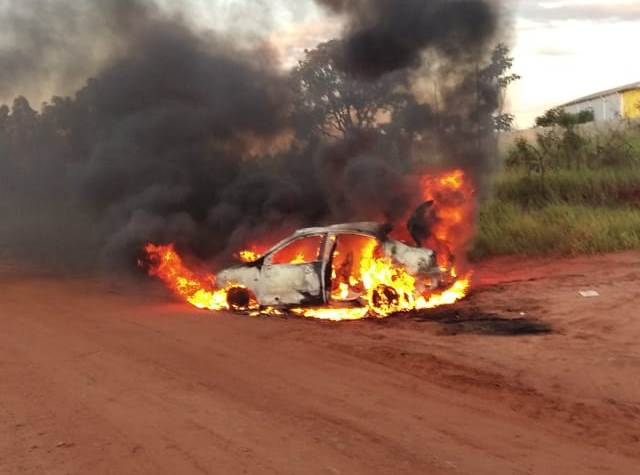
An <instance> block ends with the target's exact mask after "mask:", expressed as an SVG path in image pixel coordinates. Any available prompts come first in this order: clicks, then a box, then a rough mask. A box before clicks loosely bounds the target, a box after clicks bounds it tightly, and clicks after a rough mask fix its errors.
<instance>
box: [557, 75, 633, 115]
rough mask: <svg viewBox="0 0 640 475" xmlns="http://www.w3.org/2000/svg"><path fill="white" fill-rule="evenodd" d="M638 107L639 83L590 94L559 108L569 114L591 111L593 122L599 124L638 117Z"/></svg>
mask: <svg viewBox="0 0 640 475" xmlns="http://www.w3.org/2000/svg"><path fill="white" fill-rule="evenodd" d="M639 106H640V81H639V82H634V83H631V84H627V85H626V86H620V87H616V88H614V89H609V90H607V91H602V92H597V93H595V94H590V95H588V96H585V97H581V98H580V99H576V100H574V101H571V102H567V103H566V104H563V105H561V106H560V107H561V108H562V109H564V110H565V112H569V113H571V114H577V113H578V112H581V111H584V110H592V111H593V116H594V120H595V121H596V122H600V121H603V120H612V119H620V118H626V119H632V118H636V117H640V108H639Z"/></svg>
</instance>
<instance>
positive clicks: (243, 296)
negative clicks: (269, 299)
mask: <svg viewBox="0 0 640 475" xmlns="http://www.w3.org/2000/svg"><path fill="white" fill-rule="evenodd" d="M227 305H228V306H229V309H230V310H232V311H234V312H244V311H247V310H249V309H251V308H252V307H255V306H256V305H257V303H256V299H255V297H254V296H253V293H252V292H251V291H250V290H249V289H247V288H246V287H231V288H230V289H229V290H228V291H227Z"/></svg>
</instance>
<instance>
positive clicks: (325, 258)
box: [216, 222, 446, 308]
mask: <svg viewBox="0 0 640 475" xmlns="http://www.w3.org/2000/svg"><path fill="white" fill-rule="evenodd" d="M390 231H391V227H390V226H388V225H383V224H378V223H368V222H364V223H348V224H337V225H333V226H327V227H317V228H306V229H300V230H298V231H296V232H295V233H294V234H292V235H291V236H289V237H288V238H286V239H284V240H282V241H280V242H279V243H278V244H276V245H275V246H273V247H272V248H271V249H270V250H269V251H267V252H266V253H265V254H264V255H263V256H262V257H260V258H259V259H257V260H255V261H254V262H249V263H244V264H240V265H236V266H234V267H231V268H228V269H225V270H223V271H221V272H219V273H218V275H217V278H216V281H217V285H218V286H220V287H232V286H238V287H240V288H243V289H248V291H249V292H251V293H252V294H253V295H252V296H251V298H252V299H254V300H255V302H256V303H257V304H258V305H260V306H274V307H291V306H296V307H299V306H321V305H327V304H330V303H333V304H335V303H336V301H337V300H339V301H342V302H345V303H346V302H357V301H358V299H359V298H360V297H361V296H362V294H363V288H362V286H361V285H360V286H359V285H357V284H355V285H354V286H353V288H349V289H344V292H342V293H341V294H340V296H339V297H338V296H337V294H336V288H335V285H333V283H334V281H335V280H336V278H337V274H341V273H343V272H344V273H347V274H349V273H353V272H356V271H354V270H353V269H354V267H355V265H356V264H354V263H357V262H358V260H357V258H358V256H356V258H354V256H353V252H354V251H353V249H356V251H355V252H357V249H360V248H362V246H366V245H371V246H375V248H376V249H377V250H378V252H380V253H382V255H384V256H386V257H389V258H391V259H392V261H393V262H394V263H396V264H398V265H400V266H402V267H403V268H404V269H405V270H406V271H407V272H409V273H410V274H411V275H413V276H416V277H419V278H420V279H419V281H420V285H421V286H423V288H422V289H421V290H424V291H428V290H433V289H436V288H439V287H441V286H442V285H443V283H444V282H443V280H444V279H445V278H446V277H445V276H446V272H445V271H443V270H442V269H440V267H439V266H438V264H437V259H436V255H435V252H434V251H432V250H430V249H425V248H419V247H413V246H409V245H407V244H404V243H402V242H400V241H397V240H395V239H392V238H390V237H389V232H390ZM247 298H248V297H247V296H246V295H243V294H242V293H240V294H238V293H237V292H230V293H229V299H231V301H230V302H229V305H230V307H231V308H241V307H243V306H244V303H245V301H246V299H247Z"/></svg>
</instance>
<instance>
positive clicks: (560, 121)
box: [536, 107, 594, 128]
mask: <svg viewBox="0 0 640 475" xmlns="http://www.w3.org/2000/svg"><path fill="white" fill-rule="evenodd" d="M593 120H594V115H593V111H592V110H591V109H585V110H582V111H580V112H578V113H577V114H572V113H570V112H567V111H565V110H564V109H563V108H562V107H555V108H553V109H549V110H547V111H545V113H544V114H542V115H541V116H538V117H536V127H553V126H554V125H559V126H561V127H564V128H569V127H573V126H574V125H578V124H585V123H587V122H593Z"/></svg>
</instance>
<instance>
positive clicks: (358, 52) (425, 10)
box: [319, 0, 498, 78]
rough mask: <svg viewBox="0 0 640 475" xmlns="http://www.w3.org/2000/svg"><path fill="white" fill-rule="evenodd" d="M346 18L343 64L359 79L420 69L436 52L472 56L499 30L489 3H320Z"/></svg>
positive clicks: (472, 0)
mask: <svg viewBox="0 0 640 475" xmlns="http://www.w3.org/2000/svg"><path fill="white" fill-rule="evenodd" d="M319 3H321V4H323V5H325V6H326V7H328V8H329V9H330V10H332V11H334V12H337V13H344V14H346V15H347V18H348V22H347V27H346V32H345V33H346V36H345V39H344V48H343V57H342V64H343V67H344V68H345V69H347V70H348V71H349V72H351V73H352V74H355V75H359V76H362V77H366V78H377V77H379V76H381V75H382V74H385V73H389V72H391V71H395V70H398V69H403V68H418V67H419V66H420V65H421V62H422V61H421V60H422V58H421V55H422V53H423V52H424V51H425V49H427V48H435V49H437V50H438V51H440V52H442V53H444V54H445V55H446V56H448V57H452V58H459V57H462V56H468V55H469V53H470V52H471V53H472V54H474V55H477V54H478V51H482V50H483V48H484V47H486V42H487V41H489V40H491V39H492V38H493V36H494V33H495V30H496V28H497V18H498V17H497V14H496V11H495V6H494V5H493V4H492V3H490V2H488V1H486V0H319Z"/></svg>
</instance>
